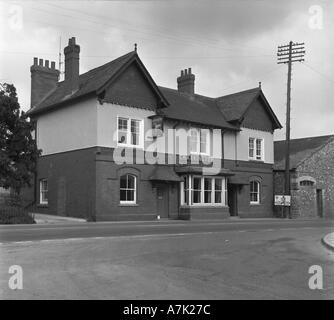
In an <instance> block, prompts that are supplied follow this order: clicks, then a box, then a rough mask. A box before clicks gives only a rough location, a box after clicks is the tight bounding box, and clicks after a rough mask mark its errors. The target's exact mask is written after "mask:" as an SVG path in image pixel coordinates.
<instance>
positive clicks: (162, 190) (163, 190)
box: [157, 183, 169, 218]
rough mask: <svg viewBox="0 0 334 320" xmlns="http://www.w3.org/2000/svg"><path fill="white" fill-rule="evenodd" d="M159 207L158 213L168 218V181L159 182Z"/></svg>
mask: <svg viewBox="0 0 334 320" xmlns="http://www.w3.org/2000/svg"><path fill="white" fill-rule="evenodd" d="M157 202H158V203H157V208H158V213H157V214H158V215H159V216H160V217H161V218H168V211H169V204H168V203H169V185H168V184H167V183H159V184H158V185H157Z"/></svg>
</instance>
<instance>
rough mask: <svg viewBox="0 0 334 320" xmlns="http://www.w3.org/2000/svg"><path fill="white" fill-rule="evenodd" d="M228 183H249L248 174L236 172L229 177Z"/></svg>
mask: <svg viewBox="0 0 334 320" xmlns="http://www.w3.org/2000/svg"><path fill="white" fill-rule="evenodd" d="M228 183H230V184H249V180H248V177H247V176H244V175H243V174H241V173H235V174H234V175H233V176H231V177H229V178H228Z"/></svg>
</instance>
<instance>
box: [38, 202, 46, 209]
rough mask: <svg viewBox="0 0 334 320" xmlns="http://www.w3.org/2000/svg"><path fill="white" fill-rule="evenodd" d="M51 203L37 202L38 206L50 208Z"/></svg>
mask: <svg viewBox="0 0 334 320" xmlns="http://www.w3.org/2000/svg"><path fill="white" fill-rule="evenodd" d="M48 207H49V204H48V203H39V204H37V208H48Z"/></svg>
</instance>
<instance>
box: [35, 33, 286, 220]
mask: <svg viewBox="0 0 334 320" xmlns="http://www.w3.org/2000/svg"><path fill="white" fill-rule="evenodd" d="M64 54H65V79H64V81H61V82H59V81H58V76H59V71H58V70H56V69H55V64H54V63H51V65H49V61H43V60H42V59H39V60H38V59H37V58H35V59H34V64H33V65H32V66H31V81H32V83H31V109H30V110H29V111H28V114H29V116H30V118H31V120H32V121H33V122H35V125H36V132H35V135H36V140H37V145H38V147H39V148H40V149H42V156H41V157H40V159H39V161H38V169H37V175H36V179H35V187H34V190H31V196H34V197H35V200H36V207H35V208H34V210H37V211H39V212H45V213H50V214H58V215H67V216H74V217H84V218H86V219H88V220H93V221H95V220H134V219H138V220H139V219H145V220H146V219H157V217H158V216H160V217H161V218H172V219H176V218H181V219H187V218H191V219H194V218H226V217H229V216H231V215H233V216H240V217H268V216H272V215H273V162H274V158H273V133H274V130H275V129H277V128H281V124H280V123H279V121H278V119H277V118H276V116H275V114H274V113H273V111H272V109H271V107H270V105H269V103H268V101H267V99H266V98H265V96H264V94H263V92H262V90H261V88H253V89H250V90H246V91H243V92H238V93H234V94H230V95H227V96H222V97H218V98H210V97H206V96H203V95H198V94H196V91H195V75H194V74H193V73H192V71H191V69H190V68H189V69H185V70H182V71H181V74H180V76H179V77H178V78H177V79H176V80H177V81H176V83H177V89H170V88H165V87H161V86H158V85H157V84H156V83H155V82H154V80H153V79H152V77H151V75H150V74H149V72H148V71H147V69H146V68H145V66H144V64H143V63H142V61H141V59H140V58H139V56H138V54H137V52H136V50H135V51H133V52H129V53H127V54H125V55H123V56H121V57H119V58H117V59H116V60H113V61H111V62H109V63H106V64H104V65H102V66H100V67H98V68H95V69H92V70H90V71H88V72H86V73H84V74H81V75H80V74H79V54H80V47H79V46H78V45H77V44H76V42H75V38H71V39H70V40H69V44H68V46H67V47H66V48H65V49H64Z"/></svg>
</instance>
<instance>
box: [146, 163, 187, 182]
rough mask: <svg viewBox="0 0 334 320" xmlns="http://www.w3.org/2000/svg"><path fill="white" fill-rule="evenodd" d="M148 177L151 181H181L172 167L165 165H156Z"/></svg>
mask: <svg viewBox="0 0 334 320" xmlns="http://www.w3.org/2000/svg"><path fill="white" fill-rule="evenodd" d="M148 179H149V180H152V181H174V182H179V181H182V178H181V177H179V176H178V175H177V174H176V173H175V171H174V168H173V167H171V166H167V165H160V166H156V168H155V169H154V171H153V173H152V175H151V176H150V177H149V178H148Z"/></svg>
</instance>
